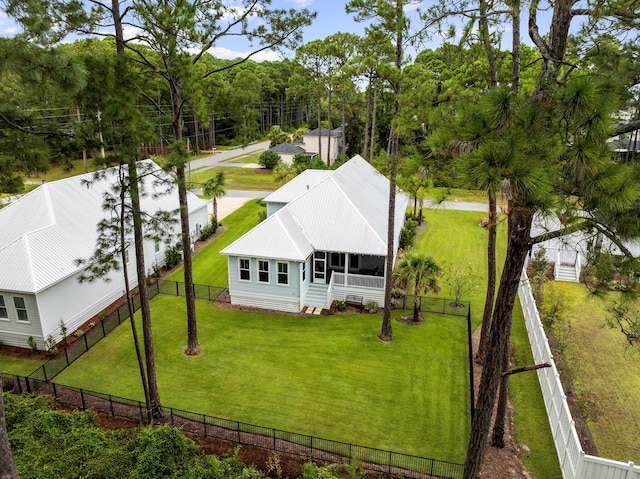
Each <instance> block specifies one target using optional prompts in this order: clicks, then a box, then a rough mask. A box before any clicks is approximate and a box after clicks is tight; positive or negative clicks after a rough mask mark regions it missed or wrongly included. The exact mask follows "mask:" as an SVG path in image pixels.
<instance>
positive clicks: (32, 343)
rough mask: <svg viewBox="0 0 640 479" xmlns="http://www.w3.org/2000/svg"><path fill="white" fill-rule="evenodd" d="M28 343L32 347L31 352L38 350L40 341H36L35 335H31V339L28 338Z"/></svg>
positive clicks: (34, 352)
mask: <svg viewBox="0 0 640 479" xmlns="http://www.w3.org/2000/svg"><path fill="white" fill-rule="evenodd" d="M27 343H28V344H29V347H30V348H31V353H33V354H36V353H37V352H38V343H36V340H35V339H33V336H29V339H27Z"/></svg>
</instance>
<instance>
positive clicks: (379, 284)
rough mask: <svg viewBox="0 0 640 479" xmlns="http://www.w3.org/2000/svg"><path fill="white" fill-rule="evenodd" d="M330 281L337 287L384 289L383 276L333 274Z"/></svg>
mask: <svg viewBox="0 0 640 479" xmlns="http://www.w3.org/2000/svg"><path fill="white" fill-rule="evenodd" d="M331 281H332V282H333V283H334V284H336V285H338V286H353V287H355V288H374V289H384V276H365V275H362V274H345V273H337V272H335V271H334V272H333V275H332V277H331Z"/></svg>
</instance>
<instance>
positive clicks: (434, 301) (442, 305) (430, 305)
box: [392, 295, 470, 316]
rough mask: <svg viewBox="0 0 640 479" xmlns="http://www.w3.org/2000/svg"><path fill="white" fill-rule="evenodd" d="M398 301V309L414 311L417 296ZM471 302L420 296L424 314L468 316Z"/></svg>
mask: <svg viewBox="0 0 640 479" xmlns="http://www.w3.org/2000/svg"><path fill="white" fill-rule="evenodd" d="M393 299H395V300H396V305H397V307H400V308H402V309H410V310H413V307H414V304H415V303H414V301H415V296H413V295H407V296H404V297H400V298H392V301H393ZM469 307H470V303H469V301H456V300H454V299H451V298H436V297H433V296H420V311H421V312H423V313H436V314H448V315H453V316H467V314H468V313H469Z"/></svg>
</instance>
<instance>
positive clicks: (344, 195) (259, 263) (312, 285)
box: [222, 156, 409, 312]
mask: <svg viewBox="0 0 640 479" xmlns="http://www.w3.org/2000/svg"><path fill="white" fill-rule="evenodd" d="M264 201H265V202H266V204H267V219H266V220H264V221H263V222H262V223H260V224H259V225H257V226H256V227H255V228H253V229H252V230H251V231H249V232H247V233H246V234H245V235H244V236H242V237H240V238H239V239H238V240H236V241H235V242H234V243H232V244H230V245H229V246H228V247H226V248H225V249H223V250H222V254H225V255H227V256H228V266H229V293H230V296H231V303H232V304H238V305H245V306H253V307H259V308H266V309H274V310H277V311H290V312H300V311H302V310H303V309H304V308H305V306H306V307H314V308H315V307H320V308H327V307H329V306H330V305H331V302H332V301H333V300H344V299H345V298H346V297H347V295H353V296H356V297H358V298H361V299H362V301H364V302H366V301H367V300H375V301H377V302H378V304H380V305H381V306H382V305H383V304H384V275H385V262H386V256H387V225H388V202H389V181H388V180H387V179H386V178H385V177H384V176H383V175H382V174H381V173H379V172H378V171H377V170H376V169H375V168H373V167H372V166H371V165H370V164H369V163H367V162H366V161H365V160H364V159H362V158H361V157H360V156H355V157H354V158H352V159H351V160H349V161H348V162H346V163H345V164H344V165H342V166H341V167H340V168H338V169H337V170H333V171H329V170H306V171H304V172H303V173H302V174H300V175H299V176H297V177H296V178H294V179H293V180H292V181H290V182H289V183H287V184H285V185H284V186H283V187H282V188H280V189H279V190H277V191H275V192H274V193H272V194H271V195H269V196H267V197H266V198H265V200H264ZM408 201H409V200H408V197H407V195H406V194H404V193H403V192H401V191H399V190H398V191H397V193H396V215H395V229H394V238H395V239H394V246H395V248H394V258H393V259H395V255H396V252H397V249H398V239H399V236H400V230H401V228H402V225H403V221H404V214H405V211H406V208H407V204H408Z"/></svg>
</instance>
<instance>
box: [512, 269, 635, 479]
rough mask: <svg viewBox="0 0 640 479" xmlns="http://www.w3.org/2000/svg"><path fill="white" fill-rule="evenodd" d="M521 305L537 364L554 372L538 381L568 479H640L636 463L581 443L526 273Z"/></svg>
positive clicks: (520, 291) (541, 372) (541, 373)
mask: <svg viewBox="0 0 640 479" xmlns="http://www.w3.org/2000/svg"><path fill="white" fill-rule="evenodd" d="M518 294H519V295H520V304H521V305H522V312H523V313H524V320H525V324H526V326H527V332H528V334H529V342H530V343H531V352H532V353H533V358H534V361H535V362H536V364H540V363H545V362H547V363H549V364H551V367H550V368H543V369H538V370H537V374H538V380H539V381H540V388H541V389H542V395H543V397H544V403H545V407H546V410H547V417H548V418H549V425H550V426H551V433H552V435H553V440H554V442H555V446H556V452H557V454H558V460H559V462H560V468H561V470H562V477H563V478H564V479H605V478H606V479H640V467H638V466H635V465H634V464H633V462H629V463H624V462H619V461H612V460H610V459H603V458H600V457H596V456H590V455H588V454H585V453H584V451H583V450H582V447H581V445H580V440H579V439H578V433H577V432H576V429H575V424H574V422H573V418H572V417H571V412H570V411H569V405H568V404H567V398H566V396H565V394H564V390H563V389H562V383H561V382H560V374H559V373H558V370H557V369H556V365H555V362H554V361H553V355H552V354H551V349H550V348H549V341H548V340H547V335H546V334H545V332H544V328H543V327H542V322H541V321H540V315H539V314H538V308H537V306H536V303H535V300H534V299H533V294H532V292H531V285H530V284H529V278H527V274H526V272H525V271H524V270H523V271H522V276H521V278H520V288H519V289H518Z"/></svg>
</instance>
